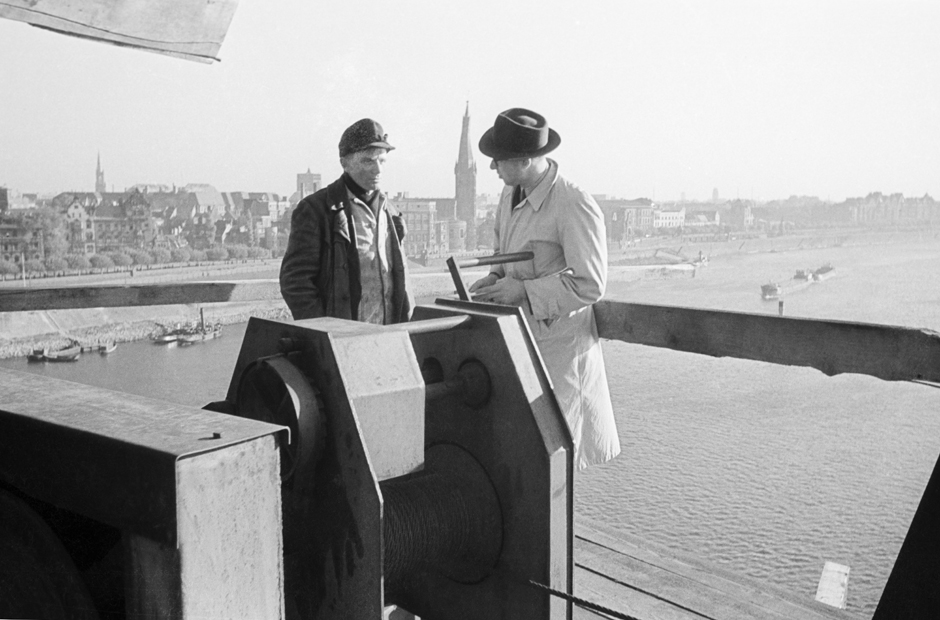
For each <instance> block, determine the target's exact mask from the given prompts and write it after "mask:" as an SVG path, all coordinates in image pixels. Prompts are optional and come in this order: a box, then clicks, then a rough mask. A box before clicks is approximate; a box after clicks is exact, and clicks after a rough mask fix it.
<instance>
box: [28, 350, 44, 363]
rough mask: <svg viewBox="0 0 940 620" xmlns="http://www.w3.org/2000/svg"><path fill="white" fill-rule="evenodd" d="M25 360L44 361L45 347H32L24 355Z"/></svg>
mask: <svg viewBox="0 0 940 620" xmlns="http://www.w3.org/2000/svg"><path fill="white" fill-rule="evenodd" d="M26 361H27V362H44V361H46V350H45V349H33V350H32V351H30V352H29V353H28V354H27V355H26Z"/></svg>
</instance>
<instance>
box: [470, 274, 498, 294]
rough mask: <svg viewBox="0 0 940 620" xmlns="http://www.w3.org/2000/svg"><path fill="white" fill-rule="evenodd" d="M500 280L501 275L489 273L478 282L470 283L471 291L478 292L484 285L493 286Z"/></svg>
mask: <svg viewBox="0 0 940 620" xmlns="http://www.w3.org/2000/svg"><path fill="white" fill-rule="evenodd" d="M497 280H499V276H497V275H496V274H495V273H488V274H486V275H485V276H484V277H482V278H480V279H479V280H477V281H476V282H474V283H473V284H471V285H470V292H471V293H476V292H477V291H478V290H480V289H481V288H483V287H484V286H493V285H494V284H496V281H497Z"/></svg>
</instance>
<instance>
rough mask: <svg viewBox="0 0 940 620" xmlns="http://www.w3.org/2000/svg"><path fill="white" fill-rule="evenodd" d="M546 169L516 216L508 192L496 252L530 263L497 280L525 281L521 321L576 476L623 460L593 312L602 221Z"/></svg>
mask: <svg viewBox="0 0 940 620" xmlns="http://www.w3.org/2000/svg"><path fill="white" fill-rule="evenodd" d="M549 164H550V168H549V171H548V173H547V174H546V175H545V178H544V179H542V181H541V183H539V185H538V187H536V188H535V190H534V191H533V192H532V194H531V195H529V196H527V197H526V198H525V199H524V200H523V202H522V203H520V205H518V206H517V207H516V208H515V209H513V208H512V196H513V190H514V188H513V187H505V188H504V189H503V193H502V196H501V197H500V200H499V207H498V208H497V213H496V225H495V233H496V250H497V252H498V253H500V254H508V253H511V252H525V251H530V252H532V253H533V254H534V259H533V260H530V261H523V262H518V263H507V264H504V265H496V266H494V268H493V269H492V270H491V272H492V273H495V274H496V275H497V276H499V277H503V276H509V277H512V278H516V279H518V280H522V281H523V285H524V286H525V291H526V295H527V297H528V303H525V302H524V303H523V305H522V309H523V313H524V314H525V317H526V320H527V321H528V323H529V327H530V328H531V330H532V334H533V336H534V337H535V341H536V343H537V344H538V347H539V351H540V352H541V354H542V358H543V360H544V362H545V366H546V367H547V370H548V374H549V377H551V380H552V384H553V386H554V388H555V397H556V398H557V400H558V405H559V406H560V407H561V410H562V412H563V413H564V414H565V418H566V419H567V421H568V427H569V428H570V429H571V436H572V439H573V441H574V448H575V454H574V464H575V467H577V468H579V469H584V468H585V467H587V466H589V465H593V464H596V463H603V462H605V461H608V460H610V459H612V458H614V457H615V456H617V455H618V454H619V453H620V439H619V437H618V435H617V426H616V423H615V422H614V412H613V407H612V406H611V402H610V390H609V388H608V386H607V373H606V371H605V369H604V356H603V353H602V351H601V343H600V339H599V338H598V336H597V324H596V323H595V321H594V308H593V307H592V306H591V304H593V303H594V302H595V301H598V300H599V299H600V298H601V297H602V296H603V295H604V289H605V288H606V286H607V237H606V231H605V228H604V216H603V214H602V213H601V210H600V207H598V206H597V203H596V202H595V201H594V199H593V198H592V197H591V195H590V194H588V193H587V192H585V191H584V190H582V189H581V188H579V187H577V186H575V185H573V184H572V183H570V182H568V181H566V180H565V179H564V178H563V177H562V176H561V175H559V174H558V164H556V163H555V162H554V161H552V160H549Z"/></svg>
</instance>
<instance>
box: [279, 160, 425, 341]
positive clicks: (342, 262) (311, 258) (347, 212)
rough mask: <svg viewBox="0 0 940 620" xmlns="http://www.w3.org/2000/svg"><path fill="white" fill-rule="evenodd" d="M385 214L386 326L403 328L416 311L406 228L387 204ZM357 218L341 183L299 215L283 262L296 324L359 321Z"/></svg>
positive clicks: (304, 203) (284, 288) (306, 203)
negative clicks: (388, 268) (388, 300)
mask: <svg viewBox="0 0 940 620" xmlns="http://www.w3.org/2000/svg"><path fill="white" fill-rule="evenodd" d="M380 199H383V198H382V197H380ZM382 213H383V215H384V217H386V218H387V220H386V221H387V224H388V235H389V238H390V240H391V243H390V245H391V252H390V253H389V254H390V255H389V256H388V259H389V263H390V266H391V276H392V302H391V307H390V309H389V316H387V317H386V321H387V322H388V323H403V322H405V321H407V320H408V319H409V318H410V317H411V309H412V305H413V304H412V301H411V294H410V293H409V291H408V290H407V281H408V279H407V272H406V263H405V257H404V252H403V251H402V245H401V242H402V240H403V239H404V237H405V223H404V221H403V219H402V217H401V214H399V213H398V212H397V211H396V210H394V208H393V207H392V206H391V205H390V204H388V202H386V203H385V208H384V209H383V211H382ZM352 217H353V215H352V205H351V204H350V200H349V196H348V194H347V193H346V185H345V183H344V182H343V179H342V177H340V178H339V179H338V180H336V181H334V182H333V183H331V184H330V185H328V186H327V187H325V188H323V189H321V190H320V191H318V192H316V193H314V194H311V195H310V196H307V197H306V198H304V199H303V200H301V201H300V203H298V204H297V207H296V208H295V209H294V212H293V214H292V215H291V230H290V238H289V239H288V241H287V251H286V252H285V254H284V258H283V260H282V261H281V295H283V296H284V301H286V302H287V307H288V308H290V311H291V314H292V315H293V316H294V319H295V320H299V319H313V318H318V317H321V316H332V317H336V318H339V319H350V320H353V321H356V320H358V319H359V301H360V300H361V299H362V284H361V282H360V278H359V251H358V250H357V247H356V228H355V226H354V225H352Z"/></svg>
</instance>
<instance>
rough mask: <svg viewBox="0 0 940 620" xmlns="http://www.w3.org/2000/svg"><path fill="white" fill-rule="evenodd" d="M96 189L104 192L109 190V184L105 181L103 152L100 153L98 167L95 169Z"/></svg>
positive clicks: (101, 192) (100, 192)
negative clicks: (102, 164)
mask: <svg viewBox="0 0 940 620" xmlns="http://www.w3.org/2000/svg"><path fill="white" fill-rule="evenodd" d="M95 191H96V192H98V193H99V194H103V193H105V192H106V191H108V186H107V185H106V184H105V182H104V170H102V169H101V152H100V151H99V153H98V167H97V168H96V169H95Z"/></svg>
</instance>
